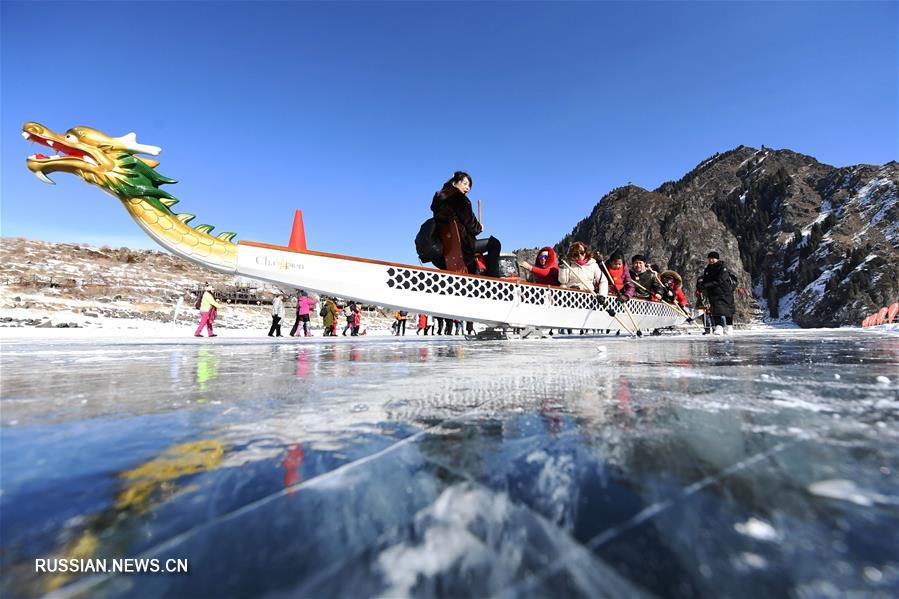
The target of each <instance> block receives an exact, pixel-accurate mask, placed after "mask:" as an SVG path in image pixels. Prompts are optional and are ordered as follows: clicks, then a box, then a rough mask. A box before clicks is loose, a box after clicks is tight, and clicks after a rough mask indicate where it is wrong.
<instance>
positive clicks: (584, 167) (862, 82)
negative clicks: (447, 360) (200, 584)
mask: <svg viewBox="0 0 899 599" xmlns="http://www.w3.org/2000/svg"><path fill="white" fill-rule="evenodd" d="M0 13H2V14H0V17H2V20H0V23H2V24H0V28H2V29H0V33H2V36H0V38H2V41H0V44H2V65H0V66H2V71H0V72H2V87H0V93H2V111H0V133H2V136H0V150H2V154H0V155H2V166H0V176H2V183H0V185H2V188H0V191H2V200H0V202H2V203H0V211H2V212H0V233H2V234H3V235H5V236H11V235H14V236H25V237H30V238H35V239H44V240H48V241H79V242H90V243H95V244H98V245H102V244H108V245H112V246H117V245H130V246H131V247H156V246H155V245H153V243H152V242H151V241H149V239H147V238H145V237H144V236H143V234H142V233H141V231H140V230H139V229H138V228H137V225H135V224H134V223H133V222H132V221H131V220H130V218H129V217H128V216H127V214H126V212H125V210H124V209H123V208H122V207H121V206H120V205H118V203H117V202H116V201H115V200H114V199H112V198H110V197H109V196H107V195H105V194H103V193H101V192H100V191H99V190H98V189H96V188H94V187H91V186H88V185H86V184H85V183H84V182H82V181H81V180H79V179H75V178H74V177H73V176H71V175H65V174H62V173H56V174H55V175H54V176H53V178H54V179H55V181H56V182H57V185H56V186H55V187H50V186H47V185H45V184H43V183H41V182H39V181H38V180H37V179H36V178H35V177H34V176H33V175H32V174H31V173H30V172H28V170H27V169H26V168H25V157H26V156H27V155H28V154H31V153H33V152H34V150H33V147H32V146H29V145H27V144H25V143H24V142H23V140H22V138H21V137H20V134H19V131H20V128H21V125H22V123H23V122H24V121H27V120H35V121H38V122H41V123H42V124H44V125H46V126H48V127H50V128H52V129H53V130H55V131H64V130H66V129H68V128H69V127H72V126H74V125H79V124H80V125H88V126H91V127H94V128H97V129H100V130H102V131H104V132H106V133H108V134H110V135H122V134H124V133H127V132H129V131H135V132H137V135H138V140H139V141H140V142H142V143H146V144H152V145H157V146H161V147H162V148H163V153H162V154H161V155H160V156H159V159H160V160H161V165H160V166H159V167H158V169H157V170H158V171H159V172H160V173H162V174H163V175H165V176H168V177H172V178H174V179H177V180H178V181H180V182H179V183H178V184H177V185H173V186H168V187H167V189H168V191H169V192H170V193H173V194H174V195H175V196H176V197H177V198H179V199H180V200H181V203H180V204H178V205H177V209H178V210H179V211H183V212H190V213H192V214H196V215H197V221H194V222H203V223H209V224H213V225H216V231H215V232H220V231H236V232H237V233H238V239H247V240H251V241H263V242H268V243H279V244H286V243H287V240H288V237H289V234H290V225H291V220H292V216H293V210H294V209H295V208H301V209H302V210H303V211H304V215H305V222H306V231H307V239H308V242H309V247H310V248H311V249H317V250H322V251H328V252H336V253H344V254H349V255H356V256H365V257H371V258H380V259H386V260H394V261H400V262H407V263H416V262H417V259H416V258H415V253H414V247H413V243H412V239H413V237H414V235H415V233H416V232H417V230H418V226H419V225H420V224H421V222H422V221H423V220H424V219H425V218H427V217H428V216H429V210H428V207H429V205H430V200H431V196H432V195H433V193H434V191H436V190H437V189H438V188H439V187H440V185H441V184H442V183H443V181H445V180H446V179H447V178H448V177H449V176H450V175H451V174H452V172H453V171H454V170H457V169H462V170H466V171H468V172H470V173H471V174H472V176H473V179H474V187H473V189H472V192H471V194H470V197H471V198H472V199H473V200H477V199H480V200H482V201H483V202H484V206H485V219H484V220H485V227H486V232H487V233H490V234H493V235H496V236H497V237H498V238H499V239H500V240H502V242H503V245H504V248H506V249H510V250H511V249H515V248H519V247H533V246H536V245H543V244H547V243H555V242H556V241H558V240H559V239H561V238H562V237H563V236H564V235H565V234H567V233H568V232H569V231H570V230H571V229H572V227H573V226H574V225H575V224H576V223H577V222H578V221H579V220H581V219H582V218H584V217H585V216H587V215H588V214H589V212H590V210H591V209H592V208H593V206H594V205H595V204H596V202H597V201H598V200H599V199H600V198H601V197H602V196H603V195H604V194H605V193H607V192H608V191H610V190H611V189H613V188H614V187H617V186H620V185H623V184H626V183H628V182H633V183H635V184H637V185H640V186H643V187H646V188H649V189H653V188H655V187H657V186H658V185H659V184H661V183H662V182H664V181H666V180H670V179H677V178H679V177H681V176H682V175H683V174H685V173H686V172H687V171H688V170H690V169H691V168H692V167H694V166H695V165H696V164H698V163H699V162H701V161H702V160H703V159H705V158H707V157H708V156H710V155H712V154H714V153H715V152H719V151H725V150H728V149H731V148H733V147H736V146H738V145H740V144H745V145H750V146H755V147H759V146H760V145H762V144H764V145H766V146H769V147H774V148H789V149H792V150H795V151H797V152H802V153H805V154H810V155H812V156H815V157H816V158H817V159H818V160H820V161H822V162H825V163H828V164H833V165H837V166H845V165H850V164H858V163H871V164H882V163H884V162H887V161H889V160H895V159H897V154H899V150H897V76H899V66H897V42H899V40H897V3H896V2H777V3H775V2H645V3H644V2H595V3H589V2H571V3H568V2H552V3H541V2H523V3H514V2H482V3H478V2H475V3H448V2H416V3H412V2H386V3H380V2H365V3H361V2H355V3H339V2H328V3H300V2H246V3H245V2H114V3H107V2H55V3H45V2H11V1H3V2H0Z"/></svg>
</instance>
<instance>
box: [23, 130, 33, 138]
mask: <svg viewBox="0 0 899 599" xmlns="http://www.w3.org/2000/svg"><path fill="white" fill-rule="evenodd" d="M22 137H24V138H25V139H28V138H29V137H31V134H30V133H28V132H27V131H22Z"/></svg>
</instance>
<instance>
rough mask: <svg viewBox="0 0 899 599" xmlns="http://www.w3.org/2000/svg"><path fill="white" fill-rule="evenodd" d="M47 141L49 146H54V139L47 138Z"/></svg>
mask: <svg viewBox="0 0 899 599" xmlns="http://www.w3.org/2000/svg"><path fill="white" fill-rule="evenodd" d="M46 142H47V145H48V146H50V147H51V148H52V147H53V141H52V140H49V139H48V140H46Z"/></svg>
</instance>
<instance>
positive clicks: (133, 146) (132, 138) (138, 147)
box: [113, 131, 162, 156]
mask: <svg viewBox="0 0 899 599" xmlns="http://www.w3.org/2000/svg"><path fill="white" fill-rule="evenodd" d="M113 139H114V140H116V141H117V142H119V143H120V144H122V147H123V148H125V149H126V150H128V151H129V152H138V153H140V154H150V155H151V156H159V153H160V152H162V148H160V147H159V146H148V145H146V144H139V143H137V133H135V132H133V131H132V132H131V133H128V134H126V135H123V136H121V137H114V138H113Z"/></svg>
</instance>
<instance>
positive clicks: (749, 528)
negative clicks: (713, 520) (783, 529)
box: [734, 518, 780, 541]
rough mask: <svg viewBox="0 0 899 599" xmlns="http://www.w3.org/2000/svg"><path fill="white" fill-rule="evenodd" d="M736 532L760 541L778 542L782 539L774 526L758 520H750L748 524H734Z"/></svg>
mask: <svg viewBox="0 0 899 599" xmlns="http://www.w3.org/2000/svg"><path fill="white" fill-rule="evenodd" d="M734 530H736V531H737V532H738V533H740V534H741V535H746V536H747V537H752V538H753V539H758V540H760V541H776V540H778V539H780V534H779V533H778V532H777V530H776V529H775V528H774V527H773V526H771V525H770V524H768V523H767V522H765V521H764V520H758V519H757V518H750V519H749V520H747V521H746V522H738V523H736V524H734Z"/></svg>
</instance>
